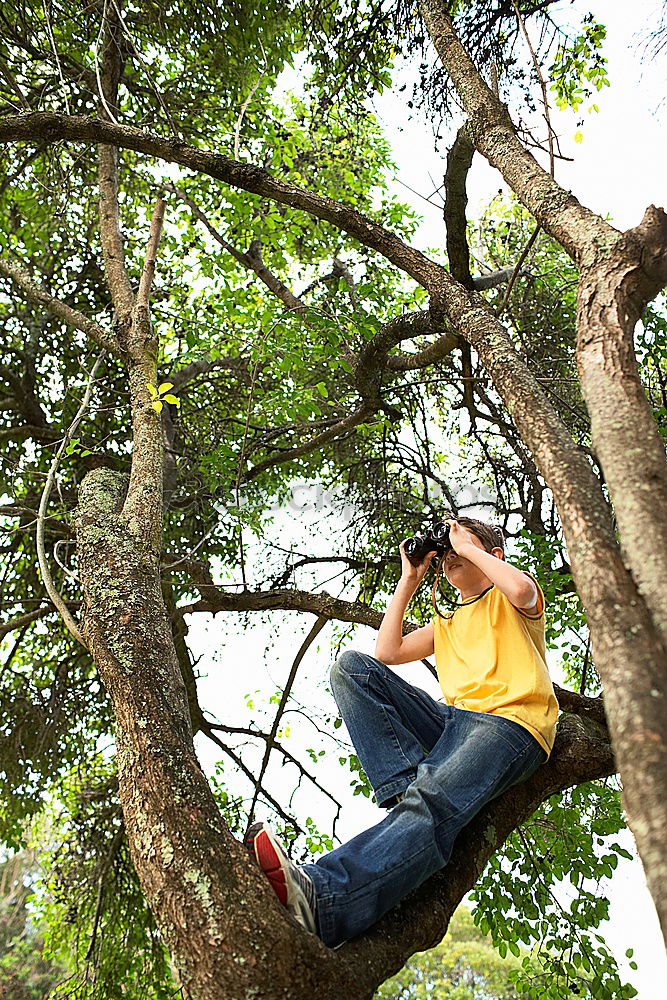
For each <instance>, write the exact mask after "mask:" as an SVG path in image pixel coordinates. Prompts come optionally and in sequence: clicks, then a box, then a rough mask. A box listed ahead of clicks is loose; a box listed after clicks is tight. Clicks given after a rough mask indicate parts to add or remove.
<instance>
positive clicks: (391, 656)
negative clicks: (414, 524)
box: [375, 543, 435, 665]
mask: <svg viewBox="0 0 667 1000" xmlns="http://www.w3.org/2000/svg"><path fill="white" fill-rule="evenodd" d="M403 545H404V543H401V546H400V551H401V570H402V572H401V578H400V580H399V581H398V584H397V586H396V590H395V591H394V596H393V597H392V599H391V601H390V602H389V606H388V608H387V610H386V612H385V615H384V618H383V619H382V624H381V625H380V629H379V631H378V636H377V639H376V641H375V655H376V657H377V658H378V660H382V662H383V663H389V664H394V665H397V664H399V663H411V662H412V661H413V660H421V659H423V658H424V657H425V656H430V655H431V654H432V653H433V650H434V639H433V626H432V625H425V626H424V627H423V628H418V629H416V630H415V631H414V632H410V633H409V634H408V635H406V636H405V637H404V636H403V618H404V617H405V610H406V608H407V606H408V604H409V603H410V601H411V600H412V598H413V596H414V593H415V591H416V590H417V587H418V586H419V584H420V583H421V582H422V580H423V578H424V574H425V573H426V571H427V569H428V567H429V565H430V562H431V556H433V555H435V553H434V552H429V554H428V555H427V556H426V558H425V559H424V560H423V562H422V563H421V564H420V565H419V566H417V567H415V566H413V565H412V563H411V562H410V561H409V559H408V558H407V556H406V555H405V553H404V552H403Z"/></svg>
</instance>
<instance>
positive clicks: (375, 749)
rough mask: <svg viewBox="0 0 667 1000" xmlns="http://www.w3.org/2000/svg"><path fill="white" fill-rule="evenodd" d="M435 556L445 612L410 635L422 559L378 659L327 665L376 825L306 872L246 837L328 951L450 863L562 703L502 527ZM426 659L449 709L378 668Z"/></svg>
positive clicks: (467, 521)
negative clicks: (445, 593)
mask: <svg viewBox="0 0 667 1000" xmlns="http://www.w3.org/2000/svg"><path fill="white" fill-rule="evenodd" d="M448 523H449V524H450V538H449V544H450V546H451V548H449V549H448V550H447V551H445V554H444V556H443V557H442V560H441V565H443V564H444V572H445V576H446V578H447V580H449V582H450V583H451V584H452V585H453V586H454V587H455V588H456V589H457V590H458V591H459V594H460V602H459V603H458V604H457V605H456V606H455V608H454V611H452V612H450V613H447V614H441V613H440V612H439V611H438V609H437V607H436V611H437V615H436V616H435V617H434V618H433V620H432V621H431V623H430V624H429V625H426V626H424V628H420V629H417V630H416V631H414V632H411V633H410V634H409V635H406V636H405V637H404V636H403V634H402V626H403V618H404V615H405V611H406V608H407V606H408V604H409V602H410V600H411V598H412V597H413V595H414V593H415V591H416V590H417V587H418V586H419V584H420V583H421V581H422V579H423V577H424V574H425V573H426V571H427V569H428V567H429V564H430V562H431V557H432V556H433V555H434V554H435V553H433V552H430V553H429V554H428V555H427V556H426V557H425V558H424V560H423V561H422V562H421V563H420V564H419V565H418V566H417V567H415V566H413V565H412V563H411V562H410V561H409V560H408V558H407V556H406V555H405V553H404V551H403V545H401V547H400V551H401V564H402V572H401V578H400V580H399V582H398V586H397V587H396V591H395V593H394V596H393V598H392V600H391V602H390V604H389V607H388V608H387V612H386V614H385V616H384V618H383V621H382V625H381V626H380V630H379V632H378V637H377V642H376V645H375V653H376V655H377V657H378V658H377V659H375V658H374V657H372V656H368V655H366V654H365V653H357V652H354V651H348V652H345V653H343V655H342V656H341V657H340V658H339V659H338V660H337V661H336V663H335V664H334V667H333V670H332V673H331V681H332V688H333V692H334V697H335V698H336V702H337V704H338V707H339V709H340V712H341V715H342V717H343V719H344V721H345V724H346V725H347V728H348V732H349V734H350V737H351V739H352V742H353V743H354V746H355V749H356V752H357V755H358V757H359V760H360V761H361V763H362V765H363V768H364V770H365V772H366V775H367V776H368V780H369V781H370V783H371V785H372V786H373V790H374V792H375V798H376V801H377V802H378V804H379V805H380V806H382V807H384V808H386V809H388V810H389V812H388V814H387V816H385V817H384V818H383V819H382V820H381V821H380V822H379V823H378V824H377V825H376V826H373V827H371V828H370V829H369V830H365V831H364V832H363V833H360V834H358V836H356V837H353V838H352V840H349V841H348V842H347V843H346V844H342V845H341V846H340V847H338V848H336V850H334V851H332V852H331V853H330V854H327V855H325V856H323V857H322V858H320V859H319V860H318V861H317V862H316V863H314V864H307V865H299V866H297V865H295V864H293V863H292V862H291V861H290V860H289V858H288V857H287V856H286V855H285V853H284V851H283V850H282V848H281V847H280V846H279V844H278V843H277V841H276V839H275V837H274V836H273V833H272V832H271V830H270V829H269V828H268V827H267V826H266V825H265V824H263V823H255V824H253V826H251V827H250V829H249V831H248V834H247V835H246V843H247V845H248V847H249V849H250V850H251V851H252V852H253V853H254V855H255V857H256V859H257V861H258V863H259V865H260V867H261V868H262V870H263V871H264V873H265V874H266V876H267V878H268V879H269V881H270V883H271V885H272V886H273V888H274V890H275V892H276V895H277V896H278V898H279V899H280V901H281V902H282V903H283V904H284V905H285V906H286V907H287V908H288V909H289V910H290V911H291V912H292V913H293V915H294V916H295V917H296V918H297V920H299V921H300V923H302V924H303V926H304V927H306V929H307V930H309V931H311V932H313V933H315V934H318V935H319V936H320V938H321V939H322V940H323V941H324V943H325V944H326V945H328V946H329V947H331V948H333V947H336V946H337V945H339V944H341V943H342V942H343V941H346V940H348V939H349V938H352V937H354V936H355V935H357V934H361V933H362V932H363V931H365V930H367V929H368V928H369V927H371V926H372V925H373V924H374V923H375V922H376V921H377V920H379V919H380V917H381V916H382V915H383V914H384V913H386V912H387V911H388V910H389V909H391V907H392V906H394V905H395V904H396V903H398V901H399V900H400V899H402V898H403V897H404V896H405V895H407V893H408V892H410V891H411V890H412V889H415V888H416V887H417V886H418V885H420V884H421V883H422V882H423V881H424V880H425V879H427V878H428V877H429V876H430V875H432V874H433V873H434V872H436V871H438V870H439V869H441V868H443V867H444V866H445V865H446V864H447V862H448V861H449V858H450V855H451V853H452V848H453V845H454V841H455V839H456V837H457V835H458V834H459V833H460V831H461V830H462V829H463V827H465V826H466V824H467V823H469V822H470V821H471V819H472V818H473V817H474V816H475V815H476V813H478V812H479V810H480V809H481V808H482V806H484V805H485V804H486V803H487V802H489V801H490V800H491V799H494V798H495V797H496V796H498V795H500V794H502V792H504V791H506V789H508V788H510V787H511V786H512V785H515V784H517V783H518V782H521V781H525V780H526V779H527V778H529V777H530V776H531V774H533V772H534V771H535V770H536V769H537V768H538V767H539V766H540V764H542V763H543V762H544V761H546V760H547V758H548V756H549V754H550V753H551V749H552V747H553V742H554V735H555V725H556V717H557V715H558V702H557V701H556V697H555V695H554V690H553V686H552V684H551V680H550V678H549V673H548V670H547V665H546V660H545V640H544V596H543V594H542V591H541V589H540V586H539V584H538V582H537V581H536V580H535V579H534V577H532V576H530V574H528V573H524V572H522V571H521V570H519V569H516V568H515V567H514V566H510V565H509V564H508V563H507V562H505V559H504V551H503V534H502V531H501V529H500V528H498V527H495V526H493V525H489V524H485V523H484V522H482V521H478V520H475V519H474V518H468V517H461V518H460V519H459V520H458V521H457V520H451V521H449V522H448ZM433 652H435V662H436V668H437V672H438V679H439V681H440V686H441V688H442V691H443V694H444V697H445V703H444V704H442V703H441V702H438V701H435V700H434V699H433V698H431V697H430V696H429V695H428V694H426V692H425V691H422V690H421V689H420V688H418V687H413V686H412V685H411V684H408V683H407V682H406V681H404V680H402V679H401V678H400V677H398V676H397V674H395V673H394V672H393V671H392V670H389V669H388V667H387V666H386V664H387V663H391V664H399V663H409V662H411V661H413V660H420V659H422V658H423V657H425V656H429V655H430V654H432V653H433Z"/></svg>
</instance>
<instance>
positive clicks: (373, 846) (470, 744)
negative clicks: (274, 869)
mask: <svg viewBox="0 0 667 1000" xmlns="http://www.w3.org/2000/svg"><path fill="white" fill-rule="evenodd" d="M447 713H448V718H447V720H446V722H445V729H444V732H443V735H442V736H441V738H440V740H439V741H438V743H437V745H436V746H435V748H434V749H433V751H432V752H431V753H430V754H429V756H428V757H427V758H426V759H425V760H424V761H423V762H422V763H421V764H420V765H419V768H418V773H417V777H416V779H415V781H414V782H413V783H412V785H411V786H410V788H409V789H408V790H407V793H406V796H405V798H404V799H403V801H402V802H400V803H399V805H397V806H396V808H395V809H393V810H392V811H391V812H390V813H388V815H387V816H386V817H385V818H384V819H383V820H382V821H381V822H380V823H378V824H377V825H376V826H374V827H372V828H371V829H369V830H365V831H364V832H363V833H360V834H359V835H358V836H356V837H354V838H353V839H352V840H350V841H348V843H346V844H343V845H342V846H341V847H338V848H337V849H336V850H334V851H332V852H331V853H330V854H327V855H325V856H324V857H323V858H321V859H319V860H318V861H317V863H316V864H312V865H304V866H302V868H301V871H303V872H305V873H307V874H308V876H309V877H310V878H311V879H312V881H313V883H314V885H315V890H316V895H317V920H318V932H319V934H320V937H321V938H322V940H323V941H324V943H325V944H327V945H329V947H335V946H336V945H338V944H340V943H342V942H343V941H345V940H347V939H348V938H351V937H354V936H356V935H357V934H361V933H362V932H363V931H365V930H367V929H368V928H369V927H371V926H372V925H373V924H374V923H375V922H376V921H377V920H379V918H380V917H381V916H383V914H384V913H386V912H387V911H388V910H389V909H391V907H392V906H394V905H395V904H396V903H397V902H398V901H399V900H400V899H402V898H403V897H404V896H405V895H407V893H409V892H410V891H411V890H412V889H415V888H417V886H419V885H420V884H421V883H422V882H424V881H425V879H427V878H428V877H429V876H430V875H432V874H433V873H434V872H436V871H438V870H439V869H440V868H442V867H443V866H444V865H446V864H447V862H448V860H449V857H450V855H451V852H452V848H453V845H454V841H455V839H456V836H457V834H458V833H459V832H460V831H461V829H462V828H463V827H464V826H465V825H466V824H467V823H469V822H470V820H471V819H472V818H473V816H475V814H476V813H477V812H479V810H480V809H481V808H482V806H484V805H485V803H487V802H489V801H490V800H491V799H493V798H495V797H496V796H497V795H500V794H501V793H502V792H503V791H505V790H506V789H507V788H509V787H510V786H511V785H513V784H516V783H517V782H519V781H523V780H525V779H526V778H528V777H529V776H530V775H531V774H532V773H533V771H535V770H536V769H537V767H538V766H539V765H540V764H541V763H542V762H543V761H544V759H545V757H546V754H545V753H544V751H543V750H542V748H541V747H540V745H539V744H538V743H537V741H536V740H535V739H534V738H533V737H532V736H531V735H530V733H529V732H528V731H527V730H525V729H524V728H523V727H522V726H520V725H519V724H518V723H515V722H512V721H510V720H508V719H504V718H501V717H500V716H495V715H485V714H480V713H477V712H466V711H463V710H460V709H455V708H447Z"/></svg>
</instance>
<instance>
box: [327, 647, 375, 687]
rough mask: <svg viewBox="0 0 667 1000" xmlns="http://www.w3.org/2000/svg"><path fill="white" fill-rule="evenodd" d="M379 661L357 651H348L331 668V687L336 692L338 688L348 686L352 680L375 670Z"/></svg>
mask: <svg viewBox="0 0 667 1000" xmlns="http://www.w3.org/2000/svg"><path fill="white" fill-rule="evenodd" d="M376 663H378V661H376V660H374V659H373V657H372V656H366V655H365V654H363V653H358V652H357V651H356V650H355V649H346V650H345V652H344V653H341V654H340V656H339V657H338V659H337V660H336V662H335V663H334V665H333V667H332V668H331V686H332V688H333V690H334V691H335V689H336V687H337V686H339V685H341V684H346V683H347V682H348V681H349V680H350V678H352V677H354V676H357V677H361V676H363V675H364V674H367V673H368V672H369V670H372V669H373V666H374V664H376Z"/></svg>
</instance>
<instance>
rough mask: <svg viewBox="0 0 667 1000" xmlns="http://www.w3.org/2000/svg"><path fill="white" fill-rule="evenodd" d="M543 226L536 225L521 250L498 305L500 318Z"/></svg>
mask: <svg viewBox="0 0 667 1000" xmlns="http://www.w3.org/2000/svg"><path fill="white" fill-rule="evenodd" d="M541 228H542V227H541V226H539V225H538V226H536V227H535V229H534V230H533V234H532V236H531V237H530V239H529V240H528V242H527V243H526V245H525V247H524V248H523V250H522V251H521V255H520V257H519V259H518V261H517V262H516V265H515V267H514V270H513V271H512V274H511V277H510V280H509V281H508V282H507V288H506V289H505V294H504V296H503V301H502V302H501V303H500V306H499V307H498V312H497V314H496V315H497V316H498V318H500V317H501V316H502V314H503V313H504V312H505V309H506V307H507V303H508V302H509V298H510V295H511V294H512V289H513V288H514V283H515V281H516V279H517V278H518V276H519V272H520V271H521V268H522V267H523V265H524V262H525V260H526V257H527V256H528V254H529V253H530V251H531V250H532V248H533V244H534V243H535V240H536V239H537V237H538V236H539V233H540V230H541Z"/></svg>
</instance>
